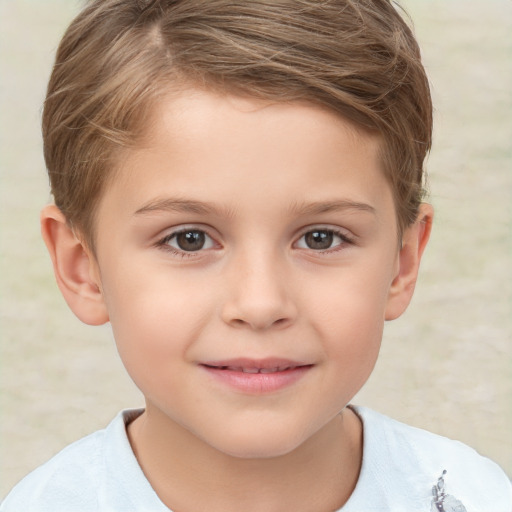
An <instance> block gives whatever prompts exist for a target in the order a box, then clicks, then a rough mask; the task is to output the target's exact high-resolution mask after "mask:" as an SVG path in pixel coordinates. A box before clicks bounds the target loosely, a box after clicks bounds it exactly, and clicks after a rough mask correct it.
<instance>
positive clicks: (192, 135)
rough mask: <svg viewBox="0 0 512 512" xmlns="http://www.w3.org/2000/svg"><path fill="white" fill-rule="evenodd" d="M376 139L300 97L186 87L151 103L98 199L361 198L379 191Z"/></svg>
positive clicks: (136, 203)
mask: <svg viewBox="0 0 512 512" xmlns="http://www.w3.org/2000/svg"><path fill="white" fill-rule="evenodd" d="M380 144H381V140H380V138H379V137H378V136H377V135H374V134H370V133H368V132H366V131H363V130H362V129H359V128H358V127H356V126H355V125H354V124H353V123H351V122H348V121H347V120H345V119H344V118H342V117H341V116H338V115H336V114H334V113H333V112H331V111H329V110H327V109H324V108H321V107H319V106H316V105H313V104H311V103H308V102H288V103H276V102H271V101H266V100H260V99H255V98H251V97H242V96H234V95H227V94H215V93H211V92H206V91H203V90H199V89H187V90H186V91H182V92H181V93H179V94H173V95H170V96H168V97H166V98H165V99H162V100H161V101H160V102H158V104H156V105H155V106H154V109H153V111H152V115H151V117H150V121H149V122H148V124H147V128H146V131H145V134H144V137H143V138H142V140H141V143H140V144H139V146H138V147H136V148H134V149H130V150H127V151H125V152H124V154H123V155H122V157H121V158H120V161H119V166H118V169H117V172H115V173H113V180H112V181H111V183H110V184H109V186H108V187H107V190H105V195H104V198H103V199H104V200H105V201H112V200H113V199H114V196H116V195H117V196H119V195H122V196H123V201H122V202H123V206H124V207H126V208H130V209H131V210H132V211H137V210H139V209H140V208H141V204H142V203H144V204H147V203H148V201H150V200H151V199H153V200H158V199H159V198H162V197H163V196H165V195H166V194H172V195H173V196H184V197H185V196H186V198H189V197H193V199H197V200H198V201H212V200H213V201H215V200H219V201H222V202H224V204H228V203H229V204H234V203H235V202H236V199H237V198H239V197H240V195H241V193H242V191H243V190H245V189H251V190H257V191H258V193H260V194H262V195H263V196H265V195H268V194H272V193H275V192H277V191H279V193H280V194H281V195H282V205H283V207H290V204H287V203H290V202H295V203H298V202H308V201H310V202H316V201H323V200H329V198H328V197H327V196H328V195H329V190H330V189H332V187H333V186H334V185H335V184H336V186H338V188H339V185H340V184H343V185H344V188H345V189H346V190H347V194H348V193H349V192H350V194H351V196H352V197H351V198H350V200H352V201H354V202H362V199H364V198H363V197H362V196H364V195H365V194H366V195H367V194H368V193H370V190H371V194H370V195H372V194H373V195H378V194H380V193H381V191H382V189H383V187H384V188H388V187H387V184H386V183H385V178H384V174H383V172H382V171H381V169H380V159H379V148H380ZM356 183H357V186H356ZM350 187H351V190H349V189H350ZM246 192H248V191H247V190H246ZM339 193H340V192H337V193H336V194H337V195H339ZM336 194H333V196H336ZM358 195H359V196H361V197H359V198H358ZM331 199H332V200H338V199H339V197H337V196H336V197H332V198H331ZM342 199H344V198H342Z"/></svg>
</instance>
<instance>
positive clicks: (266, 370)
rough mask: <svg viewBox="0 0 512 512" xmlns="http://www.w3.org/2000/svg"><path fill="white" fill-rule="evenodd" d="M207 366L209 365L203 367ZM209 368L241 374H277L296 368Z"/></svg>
mask: <svg viewBox="0 0 512 512" xmlns="http://www.w3.org/2000/svg"><path fill="white" fill-rule="evenodd" d="M205 366H209V365H205ZM210 368H213V369H216V370H229V371H231V372H243V373H277V372H284V371H286V370H291V369H294V368H297V366H276V367H275V368H258V367H249V368H244V367H242V366H210Z"/></svg>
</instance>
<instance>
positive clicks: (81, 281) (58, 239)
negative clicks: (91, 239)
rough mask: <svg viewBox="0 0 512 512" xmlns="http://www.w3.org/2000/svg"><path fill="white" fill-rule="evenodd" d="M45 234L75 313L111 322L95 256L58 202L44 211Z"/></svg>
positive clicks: (97, 322)
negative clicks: (57, 204) (60, 208)
mask: <svg viewBox="0 0 512 512" xmlns="http://www.w3.org/2000/svg"><path fill="white" fill-rule="evenodd" d="M41 234H42V236H43V240H44V242H45V244H46V247H47V248H48V252H49V253H50V257H51V259H52V263H53V270H54V272H55V278H56V280H57V285H58V286H59V289H60V291H61V293H62V295H63V296H64V299H65V300H66V302H67V303H68V306H69V307H70V308H71V310H72V311H73V313H75V315H76V316H77V317H78V318H79V319H80V320H82V322H84V323H86V324H89V325H102V324H104V323H106V322H108V312H107V308H106V306H105V301H104V299H103V294H102V292H101V289H100V285H101V283H100V280H99V273H98V269H97V265H96V261H95V259H94V256H93V255H92V254H91V252H90V250H89V249H88V248H87V247H86V246H85V244H84V243H83V242H81V241H80V240H79V239H78V238H77V237H76V235H75V233H74V232H73V230H72V229H71V227H70V226H69V225H68V223H67V221H66V218H65V217H64V215H63V214H62V212H61V211H60V210H59V208H57V206H55V205H48V206H46V207H45V208H44V209H43V210H42V212H41Z"/></svg>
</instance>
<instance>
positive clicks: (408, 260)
mask: <svg viewBox="0 0 512 512" xmlns="http://www.w3.org/2000/svg"><path fill="white" fill-rule="evenodd" d="M433 217H434V210H433V208H432V206H431V205H429V204H426V203H423V204H421V205H420V210H419V213H418V218H417V220H416V222H415V223H414V224H412V225H411V226H409V227H408V228H407V229H406V230H405V233H404V235H403V238H402V247H401V249H400V253H399V257H398V260H399V261H398V265H399V268H398V272H397V275H396V276H395V278H394V279H393V282H392V283H391V288H390V291H389V295H388V303H387V307H386V315H385V319H386V320H394V319H395V318H398V317H399V316H400V315H401V314H402V313H403V312H404V311H405V310H406V309H407V306H408V305H409V303H410V301H411V299H412V295H413V293H414V287H415V286H416V280H417V278H418V271H419V267H420V262H421V257H422V255H423V251H424V250H425V247H426V245H427V242H428V239H429V237H430V232H431V230H432V220H433Z"/></svg>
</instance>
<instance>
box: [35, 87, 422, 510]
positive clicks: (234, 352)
mask: <svg viewBox="0 0 512 512" xmlns="http://www.w3.org/2000/svg"><path fill="white" fill-rule="evenodd" d="M379 143H380V140H379V138H378V137H377V136H375V135H370V134H368V133H363V132H361V131H360V130H357V129H356V128H355V127H354V126H353V125H352V124H350V123H349V122H347V121H345V120H344V119H342V118H340V117H338V116H336V115H334V114H333V113H331V112H328V111H326V110H324V109H321V108H319V107H316V106H312V105H309V104H301V103H291V104H282V103H277V104H271V103H268V102H267V103H264V102H262V101H259V100H255V99H250V98H240V97H233V96H228V95H224V96H223V95H216V94H213V93H209V92H205V91H200V90H195V89H189V90H186V91H184V92H182V93H180V94H179V95H175V96H173V97H169V98H168V99H166V100H165V101H163V102H162V103H161V104H159V105H158V109H157V110H155V115H154V118H153V120H152V122H151V123H150V126H149V129H148V133H147V136H146V138H145V143H144V144H142V145H141V147H139V148H137V149H133V150H130V151H127V152H126V153H125V155H124V157H123V159H122V160H121V161H120V162H119V169H118V172H117V173H116V177H115V179H114V180H112V182H111V184H110V185H109V187H108V189H107V190H106V191H105V192H104V194H103V197H102V199H101V201H100V206H99V209H98V211H97V219H98V224H97V227H96V228H97V233H96V248H95V249H96V250H95V254H93V253H92V252H91V251H90V250H89V249H88V248H87V247H86V246H85V245H84V244H83V243H82V242H81V241H80V239H79V238H77V237H75V235H74V234H73V232H72V231H71V230H70V229H69V227H68V226H67V224H66V221H65V219H64V217H63V216H62V214H61V213H60V212H59V210H58V209H57V208H56V207H55V206H48V207H47V208H45V210H43V213H42V232H43V236H44V238H45V241H46V243H47V246H48V248H49V251H50V254H51V256H52V260H53V263H54V268H55V273H56V276H57V282H58V284H59V287H60V288H61V290H62V292H63V294H64V297H65V298H66V300H67V302H68V304H69V305H70V307H71V308H72V309H73V311H74V312H75V313H76V314H77V316H78V317H79V318H80V319H82V320H83V321H85V322H86V323H90V324H101V323H104V322H107V321H110V323H111V325H112V329H113V332H114V336H115V339H116V343H117V346H118V350H119V353H120V355H121V358H122V360H123V363H124V365H125V367H126V369H127V371H128V372H129V374H130V376H131V377H132V378H133V380H134V381H135V383H136V384H137V385H138V387H139V388H140V389H141V390H142V392H143V393H144V396H145V398H146V405H147V407H146V411H145V413H144V414H143V415H142V416H140V417H139V418H138V419H137V420H135V421H134V422H133V423H132V424H131V425H130V427H129V437H130V441H131V443H132V447H133V449H134V452H135V454H136V456H137V458H138V460H139V463H140V465H141V467H142V469H143V470H144V472H145V474H146V476H147V478H148V480H149V481H150V483H151V484H152V486H153V488H154V489H155V490H156V492H157V493H158V495H159V496H160V498H161V500H162V501H163V502H164V503H165V504H166V505H167V506H169V507H170V508H172V509H173V510H176V511H179V512H181V511H192V510H193V511H203V510H204V511H206V510H208V511H209V512H212V511H213V512H215V511H217V510H218V511H221V510H222V511H223V512H226V511H231V510H233V511H235V510H241V509H244V510H248V511H251V510H266V511H280V510H282V506H283V503H286V504H287V507H289V508H290V509H291V510H296V511H311V510H315V511H323V510H325V511H327V510H335V509H337V508H339V507H341V506H342V505H343V503H345V502H346V501H347V499H348V498H349V496H350V494H351V493H352V491H353V489H354V487H355V485H356V483H357V478H358V474H359V471H360V466H361V460H362V427H361V423H360V421H359V419H358V418H357V416H356V415H355V414H354V413H353V411H352V410H351V409H349V408H346V406H347V404H348V403H349V402H350V400H351V399H352V398H353V396H354V395H355V394H356V393H357V391H358V390H359V389H360V388H361V386H362V385H363V384H364V383H365V382H366V380H367V379H368V377H369V375H370V373H371V371H372V369H373V367H374V364H375V361H376V359H377V355H378V351H379V347H380V343H381V339H382V330H383V326H384V322H385V320H390V319H393V318H396V317H398V316H399V315H400V314H401V313H402V312H403V311H404V310H405V308H406V307H407V305H408V303H409V301H410V299H411V296H412V293H413V289H414V284H415V281H416V277H417V272H418V266H419V262H420V259H421V254H422V252H423V249H424V247H425V244H426V242H427V240H428V236H429V232H430V226H431V220H432V209H431V207H430V206H428V205H422V207H421V211H420V214H419V217H418V221H417V222H416V223H415V224H413V225H412V226H410V227H409V228H408V229H407V230H406V231H405V233H404V234H403V239H402V240H401V241H400V240H398V235H397V222H396V214H395V206H394V204H393V199H392V194H391V190H390V187H389V185H388V183H387V181H386V179H385V178H384V175H383V172H382V170H381V167H380V163H379V159H378V149H379ZM187 230H188V231H187ZM183 231H184V232H188V233H192V235H194V236H196V237H197V236H199V237H204V245H203V246H202V248H201V244H199V246H195V245H193V247H194V249H195V248H197V247H200V248H199V249H198V250H189V248H190V246H188V245H186V243H185V245H184V242H183V241H184V240H185V241H186V239H185V238H184V234H183V233H182V234H181V235H180V234H176V233H181V232H183ZM313 233H317V235H316V238H315V237H314V236H313ZM319 237H323V239H325V240H327V242H326V244H327V246H326V247H324V246H323V245H322V244H321V243H318V239H319ZM400 246H401V248H400ZM184 247H185V248H184ZM236 358H246V359H249V362H246V363H244V364H245V365H247V366H250V365H251V361H252V362H255V363H254V364H255V365H257V364H258V362H259V361H262V360H268V359H269V358H280V359H285V360H286V361H292V362H293V363H294V364H296V365H301V366H303V367H304V368H305V371H303V372H300V375H299V376H298V377H297V378H296V379H295V380H293V382H291V383H289V384H287V385H284V386H280V387H278V388H277V389H272V390H268V389H266V388H258V385H256V388H255V389H252V388H251V390H250V391H248V390H246V389H239V388H237V387H236V386H235V387H233V386H232V385H231V384H230V383H226V382H225V381H224V380H223V379H222V378H218V376H219V375H220V370H219V369H218V368H217V369H216V370H214V371H210V370H208V369H207V367H206V366H205V364H206V363H211V362H219V361H226V360H233V359H236ZM219 364H220V363H219ZM277 373H279V372H277ZM292 373H293V372H292ZM222 375H225V373H224V374H222ZM245 377H247V376H244V378H245ZM260 377H261V376H260ZM248 379H249V380H250V379H251V378H248ZM257 379H258V377H257V378H256V380H257ZM260 380H261V379H260ZM251 382H252V381H251ZM258 382H260V381H258ZM198 490H200V492H199V491H198Z"/></svg>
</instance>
